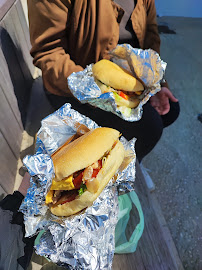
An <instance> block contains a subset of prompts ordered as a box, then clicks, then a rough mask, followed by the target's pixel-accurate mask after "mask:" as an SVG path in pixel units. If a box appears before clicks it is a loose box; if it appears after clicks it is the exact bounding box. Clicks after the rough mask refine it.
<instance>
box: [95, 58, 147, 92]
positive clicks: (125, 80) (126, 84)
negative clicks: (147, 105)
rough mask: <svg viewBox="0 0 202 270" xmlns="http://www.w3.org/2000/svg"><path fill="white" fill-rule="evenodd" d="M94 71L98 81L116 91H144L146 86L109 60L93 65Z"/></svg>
mask: <svg viewBox="0 0 202 270" xmlns="http://www.w3.org/2000/svg"><path fill="white" fill-rule="evenodd" d="M92 71H93V76H94V77H95V78H96V79H98V80H100V81H101V82H102V83H104V84H106V85H107V86H110V87H112V88H114V89H115V90H124V91H131V92H136V91H143V90H144V86H143V85H142V83H141V82H140V81H138V80H137V79H136V78H135V77H133V76H132V75H131V74H130V73H129V72H128V71H126V70H124V69H122V68H121V67H119V66H118V65H117V64H115V63H113V62H111V61H109V60H106V59H102V60H100V61H98V62H97V63H95V64H94V65H93V67H92Z"/></svg>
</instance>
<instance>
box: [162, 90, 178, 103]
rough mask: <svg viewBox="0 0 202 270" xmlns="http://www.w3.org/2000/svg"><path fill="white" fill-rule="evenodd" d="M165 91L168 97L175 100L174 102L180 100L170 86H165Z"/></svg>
mask: <svg viewBox="0 0 202 270" xmlns="http://www.w3.org/2000/svg"><path fill="white" fill-rule="evenodd" d="M164 93H165V94H166V95H167V97H168V98H169V99H170V100H171V101H173V102H178V99H177V98H176V97H175V96H174V95H173V94H172V92H171V91H170V90H169V89H168V88H166V87H165V89H164Z"/></svg>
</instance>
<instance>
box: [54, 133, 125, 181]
mask: <svg viewBox="0 0 202 270" xmlns="http://www.w3.org/2000/svg"><path fill="white" fill-rule="evenodd" d="M119 136H120V133H119V131H117V130H115V129H112V128H96V129H94V130H91V131H89V132H87V133H86V134H84V135H83V136H81V137H79V138H78V139H76V140H75V141H73V142H71V143H70V144H68V145H65V146H64V147H61V148H60V149H59V150H58V152H56V153H55V154H54V155H53V156H52V160H53V164H54V170H55V178H54V180H55V181H60V180H62V179H64V178H66V177H68V176H69V175H71V174H73V173H74V172H76V171H79V170H82V169H84V168H86V167H88V166H90V165H91V164H93V163H94V162H95V161H97V160H99V159H100V158H101V157H102V156H103V155H104V153H105V152H106V151H108V150H109V149H110V148H111V147H112V145H113V144H114V142H115V141H116V140H117V139H118V138H119Z"/></svg>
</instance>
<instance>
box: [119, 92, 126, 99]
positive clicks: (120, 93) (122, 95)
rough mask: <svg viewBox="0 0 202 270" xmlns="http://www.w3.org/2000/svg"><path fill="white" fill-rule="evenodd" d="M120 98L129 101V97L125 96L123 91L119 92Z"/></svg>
mask: <svg viewBox="0 0 202 270" xmlns="http://www.w3.org/2000/svg"><path fill="white" fill-rule="evenodd" d="M119 96H120V97H122V98H124V99H126V100H127V99H128V96H127V95H126V94H124V93H123V92H122V91H120V92H119Z"/></svg>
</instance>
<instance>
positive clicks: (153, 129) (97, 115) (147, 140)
mask: <svg viewBox="0 0 202 270" xmlns="http://www.w3.org/2000/svg"><path fill="white" fill-rule="evenodd" d="M45 92H46V95H47V98H48V100H49V101H50V103H51V105H52V106H53V107H54V109H59V108H60V107H61V106H62V105H64V104H65V103H70V104H71V106H72V108H73V109H74V110H76V111H78V112H79V113H81V114H83V115H86V116H88V117H89V118H91V119H92V120H94V121H95V122H96V123H97V124H98V125H99V126H102V127H111V128H115V129H117V130H119V131H120V132H121V133H122V135H123V136H124V137H125V138H126V139H127V140H131V139H132V138H134V137H135V138H137V141H136V145H135V150H136V154H137V158H138V160H139V161H141V160H142V159H143V157H145V156H146V155H147V154H148V153H149V152H150V151H151V150H152V149H153V148H154V146H155V145H156V144H157V142H158V141H159V139H160V138H161V135H162V132H163V129H164V128H165V127H167V126H169V125H171V124H172V123H173V122H174V121H175V120H176V119H177V117H178V115H179V112H180V107H179V103H178V102H177V103H176V102H170V111H169V112H168V113H167V114H166V115H163V116H160V115H159V114H158V112H157V111H156V110H155V109H154V108H153V107H152V106H151V104H150V103H149V102H147V103H146V104H145V105H144V106H143V115H142V118H141V119H140V120H139V121H136V122H128V121H125V120H123V119H121V118H120V117H118V116H116V115H115V114H113V113H111V112H106V111H103V110H101V109H99V108H95V107H92V106H90V105H88V104H81V103H80V102H79V101H77V100H76V99H75V98H73V97H70V98H67V97H60V96H56V95H53V94H50V93H48V92H47V91H45Z"/></svg>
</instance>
